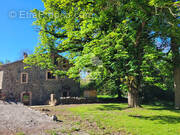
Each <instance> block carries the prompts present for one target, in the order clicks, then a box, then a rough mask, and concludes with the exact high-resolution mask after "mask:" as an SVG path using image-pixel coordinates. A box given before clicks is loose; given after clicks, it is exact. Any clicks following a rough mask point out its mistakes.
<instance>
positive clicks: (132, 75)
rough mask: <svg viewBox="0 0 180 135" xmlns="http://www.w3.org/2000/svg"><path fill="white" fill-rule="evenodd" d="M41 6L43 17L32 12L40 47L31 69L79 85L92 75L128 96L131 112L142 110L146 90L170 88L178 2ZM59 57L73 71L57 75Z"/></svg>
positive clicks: (68, 0) (79, 0) (85, 0)
mask: <svg viewBox="0 0 180 135" xmlns="http://www.w3.org/2000/svg"><path fill="white" fill-rule="evenodd" d="M43 2H44V6H45V10H44V11H39V10H37V9H34V10H33V13H34V14H35V15H36V19H37V20H36V21H35V22H34V25H36V26H37V28H38V29H39V35H40V44H39V46H38V47H37V48H36V50H35V53H34V54H33V55H30V56H29V57H28V58H27V59H26V60H25V62H26V63H27V64H30V65H38V66H40V67H42V68H47V69H50V70H52V71H53V72H54V73H55V74H59V75H68V76H69V77H71V78H76V79H77V78H78V77H80V71H82V70H85V71H89V72H90V73H89V76H90V78H92V80H93V81H95V82H96V85H97V86H98V87H101V86H102V85H103V84H113V85H114V86H115V87H114V90H115V91H116V92H121V91H122V90H125V91H128V98H129V106H130V107H137V106H139V105H140V102H139V97H138V95H139V92H140V89H141V87H142V86H143V85H145V84H153V85H156V86H159V87H162V88H167V86H166V84H167V83H165V82H166V81H167V80H168V78H169V76H172V67H173V66H172V65H171V64H170V60H171V59H172V57H173V56H172V53H171V52H170V53H169V52H168V53H167V45H169V44H168V41H169V38H170V37H171V35H173V36H175V37H178V36H179V27H178V25H177V24H179V19H177V17H175V16H176V13H177V12H178V6H179V2H172V1H170V0H167V1H164V0H149V1H147V0H141V1H138V0H126V1H125V0H122V1H119V0H43ZM172 28H173V29H172ZM177 30H178V32H177ZM176 32H177V33H176ZM159 40H160V41H159ZM158 41H159V42H160V45H159V44H158ZM55 54H60V55H63V56H64V55H65V57H67V58H68V60H69V61H70V63H71V64H72V65H73V66H72V67H71V68H70V69H69V70H68V71H61V70H59V69H58V68H57V66H56V65H55V64H54V57H53V55H55ZM97 59H98V61H96V60H97ZM94 60H95V61H94Z"/></svg>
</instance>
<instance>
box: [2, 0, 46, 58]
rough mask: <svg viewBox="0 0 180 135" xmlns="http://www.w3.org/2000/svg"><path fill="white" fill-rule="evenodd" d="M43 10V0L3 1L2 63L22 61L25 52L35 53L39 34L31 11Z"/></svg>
mask: <svg viewBox="0 0 180 135" xmlns="http://www.w3.org/2000/svg"><path fill="white" fill-rule="evenodd" d="M34 8H37V9H40V10H43V3H42V1H41V0H3V1H2V2H1V4H0V17H1V20H0V30H1V31H0V40H1V41H0V61H5V60H10V61H16V60H19V59H21V57H22V53H23V51H27V52H33V50H34V48H35V46H37V44H38V32H37V31H36V30H35V29H34V26H32V22H33V21H34V19H33V18H32V17H29V16H28V13H29V11H30V10H32V9H34Z"/></svg>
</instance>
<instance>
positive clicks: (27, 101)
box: [21, 91, 32, 105]
mask: <svg viewBox="0 0 180 135" xmlns="http://www.w3.org/2000/svg"><path fill="white" fill-rule="evenodd" d="M21 102H22V103H23V104H24V105H32V92H30V91H28V92H25V91H24V92H22V93H21Z"/></svg>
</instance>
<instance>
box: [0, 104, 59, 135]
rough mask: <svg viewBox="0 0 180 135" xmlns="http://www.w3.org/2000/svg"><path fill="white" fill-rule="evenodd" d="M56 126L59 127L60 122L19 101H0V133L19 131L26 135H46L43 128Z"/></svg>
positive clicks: (6, 134)
mask: <svg viewBox="0 0 180 135" xmlns="http://www.w3.org/2000/svg"><path fill="white" fill-rule="evenodd" d="M57 127H58V128H60V124H59V123H56V122H54V121H53V120H52V118H51V117H49V116H48V115H46V114H42V113H41V112H39V111H35V110H32V109H30V108H28V107H27V106H24V105H22V104H21V103H17V104H16V103H12V102H11V103H7V102H3V101H0V135H14V134H16V133H17V132H21V131H23V132H24V133H26V134H28V135H29V134H32V135H37V134H38V135H46V133H45V130H47V129H52V128H57Z"/></svg>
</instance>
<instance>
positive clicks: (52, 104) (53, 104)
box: [49, 94, 57, 106]
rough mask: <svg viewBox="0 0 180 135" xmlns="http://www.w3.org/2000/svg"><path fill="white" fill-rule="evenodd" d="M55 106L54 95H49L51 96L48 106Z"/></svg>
mask: <svg viewBox="0 0 180 135" xmlns="http://www.w3.org/2000/svg"><path fill="white" fill-rule="evenodd" d="M56 104H57V100H56V98H55V94H51V95H50V101H49V105H51V106H55V105H56Z"/></svg>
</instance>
